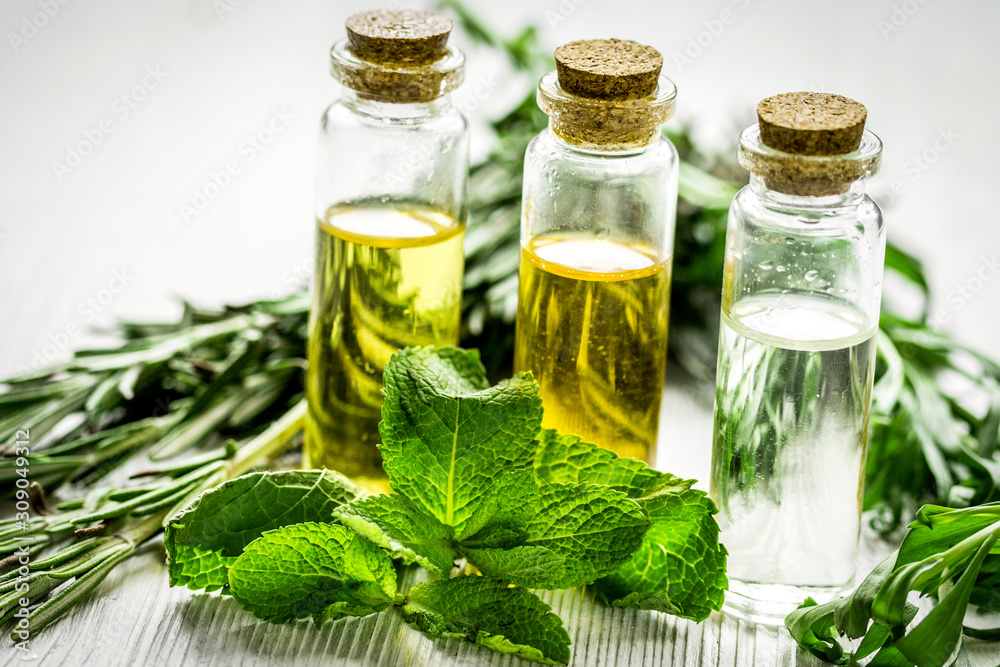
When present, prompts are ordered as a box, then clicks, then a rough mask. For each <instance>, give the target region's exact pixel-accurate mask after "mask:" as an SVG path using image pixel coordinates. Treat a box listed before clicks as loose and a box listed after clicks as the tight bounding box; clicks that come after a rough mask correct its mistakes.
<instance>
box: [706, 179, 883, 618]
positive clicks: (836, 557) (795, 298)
mask: <svg viewBox="0 0 1000 667" xmlns="http://www.w3.org/2000/svg"><path fill="white" fill-rule="evenodd" d="M884 254H885V231H884V227H883V225H882V217H881V213H880V212H879V209H878V207H877V206H876V205H875V203H874V202H872V200H871V199H869V198H868V197H867V196H866V195H865V194H864V189H863V182H862V181H860V180H859V181H857V182H855V183H854V184H853V185H851V186H850V188H849V189H848V191H846V192H844V193H841V194H837V195H832V196H811V197H803V196H793V195H785V194H781V193H779V192H775V191H772V190H770V189H769V188H768V187H767V185H766V184H765V183H764V181H763V180H762V179H760V178H758V177H757V176H753V177H752V179H751V184H750V185H749V186H747V187H746V188H744V189H743V190H741V191H740V193H739V194H737V196H736V198H735V199H734V201H733V204H732V206H731V208H730V213H729V223H728V230H727V235H726V256H725V277H724V281H723V295H722V326H721V332H720V340H719V360H718V371H717V375H716V400H715V417H714V441H713V450H712V477H711V496H712V499H713V500H714V501H715V503H716V504H717V506H718V507H719V515H718V520H719V524H720V527H721V528H722V534H721V536H720V541H722V542H723V544H725V545H726V548H727V549H728V551H729V561H728V562H729V565H728V575H729V579H730V591H729V593H728V594H727V598H726V607H727V610H728V611H730V612H733V613H735V614H737V615H742V616H745V617H749V618H752V619H753V620H757V621H774V622H780V621H781V620H782V619H783V618H784V616H785V615H786V614H787V613H788V612H789V611H791V610H792V609H794V608H795V607H796V606H797V605H798V604H800V603H801V602H802V600H803V599H805V597H806V596H812V597H813V598H815V599H818V600H820V601H823V600H825V599H832V598H833V597H835V596H836V595H838V594H840V593H841V592H842V591H843V590H845V589H846V588H847V587H849V586H850V585H851V583H852V580H853V577H854V573H855V565H856V559H857V544H858V537H859V530H860V517H861V493H862V484H863V480H864V474H863V473H864V462H865V455H866V450H867V444H868V429H869V416H870V410H871V390H872V382H873V378H874V370H875V343H876V334H877V331H878V317H879V307H880V302H881V282H882V269H883V261H884Z"/></svg>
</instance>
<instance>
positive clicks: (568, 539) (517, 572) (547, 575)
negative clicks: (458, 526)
mask: <svg viewBox="0 0 1000 667" xmlns="http://www.w3.org/2000/svg"><path fill="white" fill-rule="evenodd" d="M538 495H539V505H538V511H537V513H536V514H535V516H534V517H533V518H532V520H531V523H530V524H529V525H528V528H527V534H528V536H527V539H526V540H525V541H524V542H523V543H522V544H521V545H518V546H514V547H511V548H483V549H480V548H463V552H464V553H465V555H466V557H467V558H468V560H469V562H470V563H472V564H473V565H475V566H476V567H477V568H479V569H480V571H482V572H483V573H485V574H488V575H492V576H495V577H498V578H500V579H503V580H505V581H509V582H511V583H514V584H517V585H519V586H528V587H531V588H546V589H556V588H572V587H573V586H580V585H583V584H588V583H591V582H593V581H594V580H595V579H598V578H599V577H602V576H604V575H607V574H610V573H611V572H614V571H615V570H616V569H617V568H618V567H620V566H621V565H622V564H623V563H625V562H626V561H628V560H629V559H630V558H631V557H632V554H633V552H635V550H636V549H638V548H639V545H640V544H642V538H643V535H645V533H646V530H647V528H648V527H649V520H648V519H647V518H646V513H645V512H643V510H642V508H640V507H639V505H638V504H636V502H635V501H633V500H630V499H629V498H628V497H626V496H625V494H623V493H620V492H618V491H615V490H613V489H609V488H607V487H601V486H595V485H591V484H547V485H544V486H542V487H541V488H540V489H539V494H538Z"/></svg>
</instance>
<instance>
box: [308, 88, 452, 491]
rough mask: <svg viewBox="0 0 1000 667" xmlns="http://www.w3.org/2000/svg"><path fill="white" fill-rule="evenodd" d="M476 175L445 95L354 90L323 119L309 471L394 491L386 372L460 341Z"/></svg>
mask: <svg viewBox="0 0 1000 667" xmlns="http://www.w3.org/2000/svg"><path fill="white" fill-rule="evenodd" d="M467 171H468V132H467V125H466V122H465V119H464V118H463V117H462V115H461V114H460V113H459V112H458V111H457V110H456V109H454V108H453V107H452V106H451V105H450V103H449V101H448V99H447V96H444V97H441V98H438V99H436V100H433V101H431V102H421V103H388V102H383V101H376V100H372V99H366V98H365V97H364V96H359V95H357V94H356V93H353V92H352V91H348V92H347V93H346V94H345V95H344V97H343V98H342V99H341V100H339V101H338V102H336V103H334V104H333V105H331V106H330V108H329V109H327V111H326V113H325V114H324V116H323V119H322V130H321V138H320V151H319V167H318V179H317V199H316V201H317V206H316V215H317V232H316V234H317V254H316V271H315V279H314V280H315V283H314V286H313V296H312V308H311V311H310V318H309V338H308V350H307V354H308V361H309V367H308V371H307V377H306V396H307V399H308V403H309V413H308V417H307V421H306V442H305V450H304V451H305V465H306V466H307V467H327V468H332V469H336V470H338V471H340V472H342V473H344V474H346V475H348V476H350V477H352V478H354V479H355V480H356V481H357V482H359V483H360V484H361V485H362V486H363V487H366V488H368V489H369V490H373V491H387V490H388V487H387V484H386V480H385V476H384V473H383V472H382V467H381V456H380V454H379V452H378V449H377V445H378V443H379V442H380V439H379V433H378V423H379V421H380V420H381V407H382V393H381V390H382V372H383V370H384V367H385V364H386V362H388V360H389V358H390V357H391V356H392V354H393V353H394V352H395V351H397V350H399V349H402V348H403V347H407V346H418V345H455V344H457V342H458V337H459V322H460V317H461V298H462V272H463V266H464V259H463V253H462V241H463V236H464V230H465V219H466V178H467V176H466V174H467Z"/></svg>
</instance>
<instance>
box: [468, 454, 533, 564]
mask: <svg viewBox="0 0 1000 667" xmlns="http://www.w3.org/2000/svg"><path fill="white" fill-rule="evenodd" d="M537 511H538V484H537V482H536V481H535V475H534V473H533V472H532V471H531V470H530V469H524V470H515V471H513V472H511V473H508V474H505V475H502V476H501V477H500V479H498V480H497V481H496V483H494V484H493V486H492V487H490V490H489V491H488V492H487V493H486V495H485V496H483V500H482V502H481V503H479V506H478V507H476V511H475V512H473V514H472V516H471V517H469V522H468V523H467V524H465V529H464V533H465V535H468V537H464V538H463V539H462V546H464V547H470V548H472V547H500V548H504V547H511V546H516V545H518V544H522V543H523V542H524V540H526V539H527V538H528V526H529V525H530V524H531V520H532V518H534V516H535V514H536V512H537Z"/></svg>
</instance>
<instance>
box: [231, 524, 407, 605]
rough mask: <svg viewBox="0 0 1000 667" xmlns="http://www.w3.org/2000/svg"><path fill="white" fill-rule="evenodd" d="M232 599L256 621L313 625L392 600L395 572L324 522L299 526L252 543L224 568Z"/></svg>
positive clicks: (365, 544)
mask: <svg viewBox="0 0 1000 667" xmlns="http://www.w3.org/2000/svg"><path fill="white" fill-rule="evenodd" d="M229 586H230V589H231V591H232V595H233V598H234V599H235V600H236V601H237V602H239V603H240V606H242V607H243V608H244V609H246V610H247V611H249V612H251V613H252V614H253V615H254V616H256V617H257V618H260V619H263V620H265V621H270V622H272V623H289V622H291V621H294V620H296V619H299V618H305V617H306V616H311V617H312V618H313V621H314V622H315V623H316V625H322V624H323V622H324V621H328V620H334V619H338V618H343V617H345V616H367V615H368V614H373V613H375V612H378V611H381V610H383V609H385V608H387V607H388V606H390V605H391V604H393V602H394V601H395V598H396V571H395V570H394V569H393V567H392V560H391V559H390V558H389V556H388V554H386V553H385V552H384V551H382V549H380V548H378V547H377V546H375V545H374V544H372V543H371V542H369V541H368V540H366V539H364V538H363V537H360V536H358V535H356V534H355V533H354V532H352V531H350V530H348V529H347V528H344V527H343V526H336V525H333V524H329V523H298V524H295V525H292V526H285V527H283V528H279V529H277V530H271V531H268V532H266V533H264V534H263V535H261V536H260V537H259V538H257V539H256V540H254V541H253V542H251V543H250V544H249V545H248V546H247V548H246V550H245V551H244V552H243V555H241V556H240V557H239V558H237V559H236V562H235V563H233V565H232V567H231V568H230V570H229Z"/></svg>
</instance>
